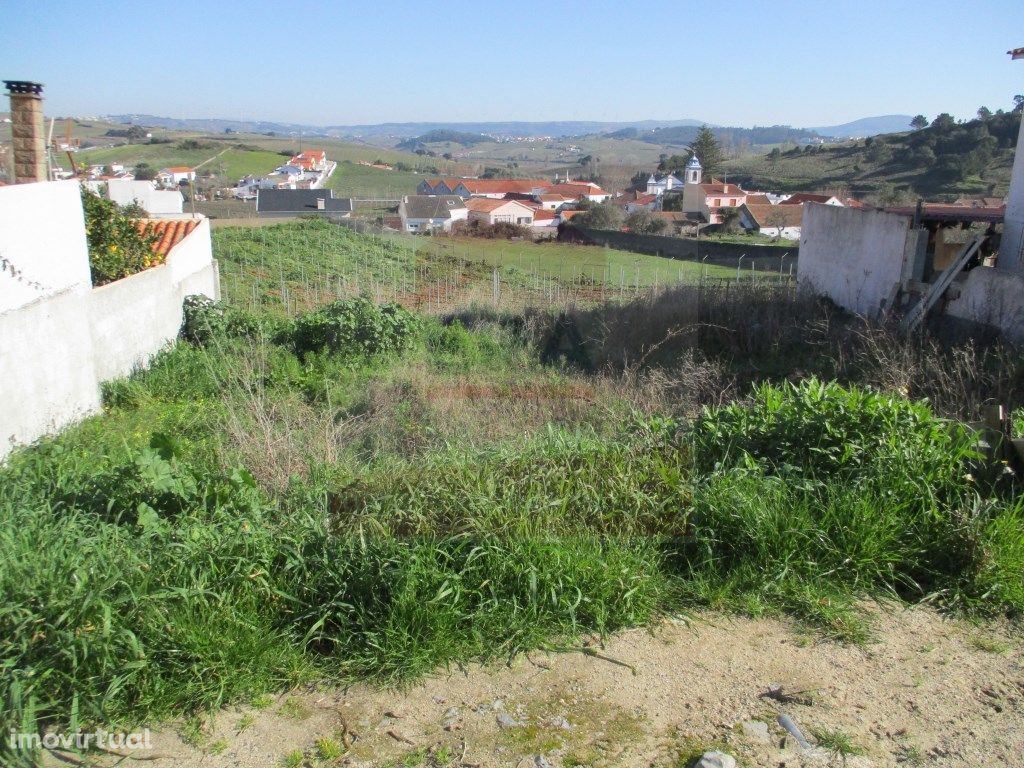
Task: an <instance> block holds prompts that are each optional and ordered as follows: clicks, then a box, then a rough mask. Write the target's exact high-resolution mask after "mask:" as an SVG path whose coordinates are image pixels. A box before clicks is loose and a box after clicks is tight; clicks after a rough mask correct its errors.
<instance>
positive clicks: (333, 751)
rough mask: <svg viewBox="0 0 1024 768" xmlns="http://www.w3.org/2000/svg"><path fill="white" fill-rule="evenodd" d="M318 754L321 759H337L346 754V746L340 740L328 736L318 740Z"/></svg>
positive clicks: (316, 745)
mask: <svg viewBox="0 0 1024 768" xmlns="http://www.w3.org/2000/svg"><path fill="white" fill-rule="evenodd" d="M315 747H316V756H317V758H319V759H320V760H337V759H338V758H339V757H341V756H342V755H344V754H345V747H344V746H343V745H342V744H341V742H339V741H335V740H334V739H329V738H327V737H324V738H321V739H317V740H316V744H315Z"/></svg>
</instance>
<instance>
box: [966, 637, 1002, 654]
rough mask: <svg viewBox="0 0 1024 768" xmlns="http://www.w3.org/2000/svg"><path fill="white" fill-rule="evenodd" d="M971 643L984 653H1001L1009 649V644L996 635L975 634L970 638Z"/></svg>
mask: <svg viewBox="0 0 1024 768" xmlns="http://www.w3.org/2000/svg"><path fill="white" fill-rule="evenodd" d="M971 645H972V646H974V647H975V648H977V649H978V650H979V651H984V652H985V653H995V654H1002V653H1006V652H1007V651H1009V650H1010V644H1009V643H1007V642H1006V641H1005V640H1001V639H999V638H998V637H989V636H987V635H975V636H974V637H972V638H971Z"/></svg>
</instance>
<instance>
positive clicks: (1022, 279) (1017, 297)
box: [945, 267, 1024, 344]
mask: <svg viewBox="0 0 1024 768" xmlns="http://www.w3.org/2000/svg"><path fill="white" fill-rule="evenodd" d="M955 285H957V286H958V287H959V288H960V295H959V296H958V297H957V298H956V299H953V300H951V301H949V302H948V303H947V304H946V307H945V315H946V316H947V317H952V318H956V319H957V320H961V321H964V322H966V323H967V324H968V325H970V326H988V327H991V328H994V329H998V330H1000V331H1001V332H1002V335H1003V337H1004V338H1006V339H1008V340H1010V341H1013V342H1016V343H1018V344H1020V343H1024V275H1020V274H1018V273H1015V272H1007V271H1005V270H1001V269H994V268H992V267H976V268H974V269H972V270H971V271H970V272H968V273H967V276H966V279H965V280H963V281H962V282H957V283H955Z"/></svg>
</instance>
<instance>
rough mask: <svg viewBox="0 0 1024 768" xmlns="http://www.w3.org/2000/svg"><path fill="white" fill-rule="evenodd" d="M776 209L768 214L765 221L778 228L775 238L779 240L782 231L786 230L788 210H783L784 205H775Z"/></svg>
mask: <svg viewBox="0 0 1024 768" xmlns="http://www.w3.org/2000/svg"><path fill="white" fill-rule="evenodd" d="M774 208H775V210H772V211H771V212H770V213H769V214H768V220H767V221H766V222H765V224H767V225H768V226H769V227H772V228H774V229H775V230H777V232H776V235H775V239H776V240H778V239H780V238H781V237H782V233H783V232H784V231H785V230H786V212H785V211H783V210H782V206H778V205H777V206H774Z"/></svg>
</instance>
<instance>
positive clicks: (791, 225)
mask: <svg viewBox="0 0 1024 768" xmlns="http://www.w3.org/2000/svg"><path fill="white" fill-rule="evenodd" d="M739 214H740V226H742V227H743V228H744V229H745V230H747V231H748V232H758V233H760V234H762V235H768V236H770V237H781V238H783V239H784V240H799V239H800V228H801V226H802V224H803V215H804V207H803V205H748V204H746V203H744V204H743V205H741V206H740V210H739Z"/></svg>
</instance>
